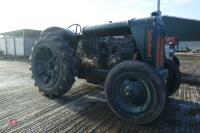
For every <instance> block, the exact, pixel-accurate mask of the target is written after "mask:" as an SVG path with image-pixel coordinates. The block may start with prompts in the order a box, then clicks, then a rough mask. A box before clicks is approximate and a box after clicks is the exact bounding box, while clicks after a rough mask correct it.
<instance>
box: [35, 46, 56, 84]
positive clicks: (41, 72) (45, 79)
mask: <svg viewBox="0 0 200 133" xmlns="http://www.w3.org/2000/svg"><path fill="white" fill-rule="evenodd" d="M58 64H59V60H58V58H57V56H56V53H55V52H54V50H53V49H52V48H51V47H49V46H48V44H46V43H43V44H41V45H40V46H39V47H38V50H37V51H36V54H35V62H34V65H35V76H36V77H37V79H38V82H41V83H42V84H43V85H44V86H46V87H51V86H53V85H54V84H55V83H56V81H57V79H58V75H59V65H58Z"/></svg>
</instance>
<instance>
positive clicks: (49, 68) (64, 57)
mask: <svg viewBox="0 0 200 133" xmlns="http://www.w3.org/2000/svg"><path fill="white" fill-rule="evenodd" d="M75 63H76V60H75V57H74V54H73V49H71V48H70V47H69V46H68V43H67V42H66V41H65V40H63V39H61V38H59V37H56V36H54V37H48V38H40V40H39V41H38V42H37V43H36V44H35V46H34V49H33V52H32V58H31V67H32V73H33V78H34V79H35V82H36V85H37V86H38V87H39V88H40V91H42V92H44V94H45V95H46V96H49V97H57V96H60V95H62V94H64V93H65V92H67V91H68V90H69V89H70V88H71V86H72V85H73V83H74V81H75V74H74V70H75Z"/></svg>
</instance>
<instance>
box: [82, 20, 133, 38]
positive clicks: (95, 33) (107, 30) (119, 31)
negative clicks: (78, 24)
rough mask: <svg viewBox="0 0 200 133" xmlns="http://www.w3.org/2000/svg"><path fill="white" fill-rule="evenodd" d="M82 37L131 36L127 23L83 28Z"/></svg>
mask: <svg viewBox="0 0 200 133" xmlns="http://www.w3.org/2000/svg"><path fill="white" fill-rule="evenodd" d="M82 33H83V36H84V37H105V36H118V35H128V34H131V30H130V27H129V25H128V21H122V22H114V23H107V24H101V25H94V26H85V27H83V30H82Z"/></svg>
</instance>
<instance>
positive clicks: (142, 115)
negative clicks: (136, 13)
mask: <svg viewBox="0 0 200 133" xmlns="http://www.w3.org/2000/svg"><path fill="white" fill-rule="evenodd" d="M71 28H74V29H75V31H72V30H70V29H71ZM164 45H165V24H164V22H163V20H162V17H161V15H160V13H159V12H154V13H152V15H151V17H149V18H144V19H131V20H128V21H124V22H115V23H114V22H109V23H107V24H102V25H96V26H86V27H83V28H81V26H80V25H78V24H73V25H71V26H70V27H69V28H67V29H63V28H58V27H50V28H48V29H46V30H44V31H43V32H42V33H41V36H40V38H39V40H38V41H36V42H35V45H34V48H33V52H32V58H31V67H32V73H33V78H34V80H35V84H36V86H38V87H39V90H40V91H42V92H43V93H44V94H45V95H46V96H48V97H58V96H61V95H63V94H64V93H66V92H67V91H68V90H69V89H70V88H71V87H72V85H73V84H74V82H75V77H78V78H80V79H86V80H87V81H88V82H90V83H96V84H102V83H104V91H105V96H106V100H107V103H108V105H109V107H110V108H111V110H112V111H113V112H114V113H115V114H116V115H117V116H118V117H120V118H121V119H123V120H126V121H129V122H133V123H136V124H145V123H149V122H151V121H153V120H154V119H156V118H157V117H158V116H159V114H160V113H161V111H162V110H163V108H164V106H165V102H166V99H167V96H169V95H172V94H173V93H174V92H175V91H176V90H177V89H178V88H179V86H180V71H179V68H178V66H177V65H176V64H174V62H173V61H171V60H170V59H167V58H166V56H165V49H164Z"/></svg>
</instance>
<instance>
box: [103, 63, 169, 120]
mask: <svg viewBox="0 0 200 133" xmlns="http://www.w3.org/2000/svg"><path fill="white" fill-rule="evenodd" d="M126 73H127V74H133V75H136V76H137V77H138V79H142V80H144V81H145V83H147V84H148V87H149V88H150V90H151V99H152V100H151V104H150V105H149V107H148V109H147V110H146V111H145V112H142V113H139V114H138V113H132V112H127V111H126V110H124V109H123V108H120V107H119V105H118V104H117V102H116V101H117V100H116V99H115V95H114V94H115V90H116V89H118V88H119V86H116V84H117V82H118V81H119V80H120V77H121V75H123V74H126ZM104 89H105V95H106V99H107V103H108V105H109V107H110V108H111V110H112V111H113V112H114V113H115V114H116V115H117V116H118V117H119V118H121V119H123V120H125V121H128V122H132V123H134V124H146V123H149V122H151V121H153V120H155V119H156V118H157V117H158V116H159V114H160V113H161V112H162V110H163V108H164V106H165V102H166V89H165V86H164V82H163V81H162V80H161V79H160V77H159V75H158V74H157V73H156V72H155V71H154V69H153V68H152V67H151V66H149V65H148V64H145V63H142V62H140V61H125V62H122V63H120V64H118V65H116V66H115V67H113V68H112V69H111V71H110V72H109V74H108V75H107V77H106V81H105V85H104Z"/></svg>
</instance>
